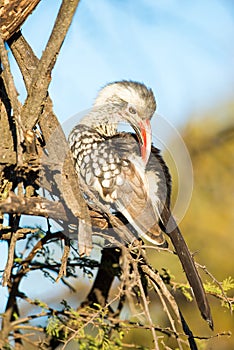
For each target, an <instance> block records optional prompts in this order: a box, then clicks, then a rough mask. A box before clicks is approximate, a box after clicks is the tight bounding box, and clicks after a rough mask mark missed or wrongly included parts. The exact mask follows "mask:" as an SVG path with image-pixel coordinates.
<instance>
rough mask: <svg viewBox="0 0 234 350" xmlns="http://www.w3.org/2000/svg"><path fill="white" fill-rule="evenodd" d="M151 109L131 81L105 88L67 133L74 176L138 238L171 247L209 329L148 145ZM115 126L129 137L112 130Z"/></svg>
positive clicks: (159, 165) (164, 181) (141, 88)
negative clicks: (122, 127) (126, 126)
mask: <svg viewBox="0 0 234 350" xmlns="http://www.w3.org/2000/svg"><path fill="white" fill-rule="evenodd" d="M155 110H156V101H155V98H154V94H153V92H152V90H151V89H149V88H147V87H146V86H145V85H144V84H142V83H138V82H133V81H119V82H113V83H110V84H108V85H106V86H105V87H104V88H103V89H101V90H100V92H99V93H98V95H97V98H96V99H95V102H94V105H93V107H92V109H91V110H90V112H89V113H88V114H87V115H86V116H85V117H84V118H83V119H82V120H81V121H80V123H79V124H78V125H76V126H75V127H74V128H73V130H72V131H71V133H70V135H69V144H70V148H71V151H72V154H73V157H74V162H75V167H76V170H77V173H78V175H79V176H80V177H81V178H82V179H83V181H85V183H86V184H87V186H88V187H89V189H90V190H91V191H92V192H93V193H94V194H97V195H98V197H99V198H100V200H101V201H102V202H104V203H106V204H108V205H109V207H110V210H115V211H117V212H119V213H121V215H122V216H123V217H124V218H125V219H127V221H128V223H129V224H130V225H131V226H132V227H133V230H135V231H136V232H137V233H138V234H139V236H141V237H143V238H145V239H146V240H148V241H150V242H151V243H153V244H156V245H158V246H160V247H167V245H168V244H167V241H166V238H165V236H164V234H163V232H162V231H164V233H166V234H167V235H168V236H169V237H170V239H171V242H172V244H173V246H174V248H175V251H176V253H177V255H178V257H179V259H180V262H181V264H182V267H183V269H184V271H185V274H186V276H187V279H188V281H189V284H190V286H191V288H192V290H193V293H194V295H195V299H196V301H197V304H198V307H199V309H200V312H201V315H202V317H203V318H204V319H205V320H206V321H207V322H208V324H209V325H210V327H211V328H212V327H213V321H212V316H211V312H210V307H209V303H208V300H207V297H206V294H205V291H204V287H203V284H202V281H201V278H200V276H199V274H198V271H197V269H196V266H195V263H194V260H193V258H192V256H191V254H190V252H189V249H188V247H187V244H186V242H185V241H184V238H183V236H182V234H181V232H180V230H179V228H178V226H177V224H176V222H175V220H174V219H173V216H172V214H171V211H170V195H171V177H170V174H169V171H168V168H167V166H166V164H165V162H164V160H163V158H162V156H161V155H160V151H159V150H158V149H157V148H155V147H154V146H153V145H152V142H151V140H152V139H151V124H150V120H151V118H152V116H153V114H154V112H155ZM120 122H127V123H128V124H130V126H131V127H132V129H133V130H134V132H133V133H130V132H120V131H118V125H119V123H120Z"/></svg>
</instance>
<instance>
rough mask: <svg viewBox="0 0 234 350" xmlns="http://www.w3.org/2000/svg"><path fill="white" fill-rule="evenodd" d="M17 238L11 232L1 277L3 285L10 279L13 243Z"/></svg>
mask: <svg viewBox="0 0 234 350" xmlns="http://www.w3.org/2000/svg"><path fill="white" fill-rule="evenodd" d="M17 239H18V237H17V235H14V233H12V235H11V240H10V245H9V249H8V258H7V263H6V267H5V270H4V273H3V277H2V285H3V287H5V286H7V285H8V282H9V281H10V277H11V271H12V268H13V264H14V257H15V245H16V242H17Z"/></svg>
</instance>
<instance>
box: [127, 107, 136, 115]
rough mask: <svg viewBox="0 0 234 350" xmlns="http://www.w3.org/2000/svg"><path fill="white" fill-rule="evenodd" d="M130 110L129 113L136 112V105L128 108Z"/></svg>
mask: <svg viewBox="0 0 234 350" xmlns="http://www.w3.org/2000/svg"><path fill="white" fill-rule="evenodd" d="M128 111H129V113H131V114H136V109H135V108H134V107H132V106H130V107H129V108H128Z"/></svg>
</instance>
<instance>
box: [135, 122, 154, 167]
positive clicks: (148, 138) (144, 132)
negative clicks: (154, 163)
mask: <svg viewBox="0 0 234 350" xmlns="http://www.w3.org/2000/svg"><path fill="white" fill-rule="evenodd" d="M139 125H140V135H138V138H139V139H140V143H141V156H142V159H143V161H144V163H145V165H146V164H147V162H148V160H149V157H150V152H151V143H152V130H151V124H150V120H149V119H145V120H141V121H140V123H139Z"/></svg>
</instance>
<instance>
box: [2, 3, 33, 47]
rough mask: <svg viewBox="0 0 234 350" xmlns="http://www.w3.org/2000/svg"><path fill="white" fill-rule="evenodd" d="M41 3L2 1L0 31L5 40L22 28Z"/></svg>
mask: <svg viewBox="0 0 234 350" xmlns="http://www.w3.org/2000/svg"><path fill="white" fill-rule="evenodd" d="M39 2H40V0H11V1H9V0H1V1H0V18H1V26H0V31H1V32H2V37H3V39H4V40H7V39H9V38H10V37H11V35H12V34H14V33H15V32H16V31H17V30H18V29H19V28H20V26H21V25H22V24H23V22H24V21H25V20H26V19H27V17H28V16H29V15H30V13H32V11H33V10H34V9H35V7H36V6H37V4H38V3H39Z"/></svg>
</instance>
